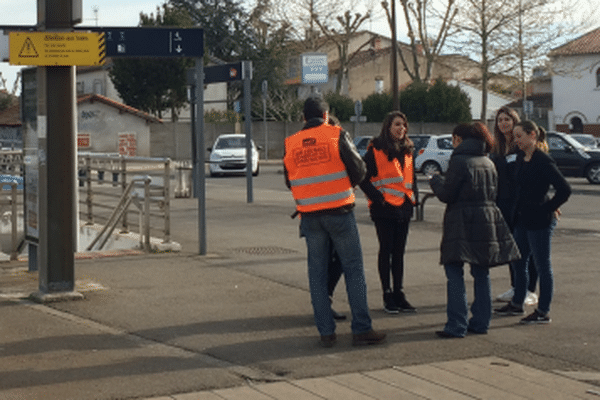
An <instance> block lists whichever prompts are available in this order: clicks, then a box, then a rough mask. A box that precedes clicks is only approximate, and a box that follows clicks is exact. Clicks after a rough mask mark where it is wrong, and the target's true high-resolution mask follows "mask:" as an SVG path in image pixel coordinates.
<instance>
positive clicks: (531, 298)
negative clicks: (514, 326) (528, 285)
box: [525, 291, 538, 306]
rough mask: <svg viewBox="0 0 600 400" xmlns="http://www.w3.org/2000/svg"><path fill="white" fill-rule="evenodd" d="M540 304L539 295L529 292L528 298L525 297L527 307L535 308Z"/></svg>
mask: <svg viewBox="0 0 600 400" xmlns="http://www.w3.org/2000/svg"><path fill="white" fill-rule="evenodd" d="M537 303H538V295H537V294H535V293H533V292H530V291H527V296H525V305H527V306H534V305H536V304H537Z"/></svg>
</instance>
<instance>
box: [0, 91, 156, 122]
mask: <svg viewBox="0 0 600 400" xmlns="http://www.w3.org/2000/svg"><path fill="white" fill-rule="evenodd" d="M95 101H98V102H100V103H104V104H106V105H109V106H111V107H114V108H116V109H118V110H119V111H121V112H126V113H129V114H132V115H135V116H136V117H140V118H143V119H145V120H146V121H147V122H155V123H159V124H162V123H163V121H162V119H159V118H156V117H154V116H152V115H150V114H148V113H145V112H143V111H140V110H138V109H137V108H133V107H130V106H128V105H126V104H123V103H119V102H118V101H114V100H112V99H109V98H108V97H105V96H101V95H99V94H86V95H83V96H79V97H78V98H77V104H81V103H85V102H89V103H93V102H95ZM21 125H22V123H21V117H20V112H19V103H18V102H17V103H16V104H14V105H12V106H11V107H9V108H7V109H6V110H4V111H3V112H0V126H21Z"/></svg>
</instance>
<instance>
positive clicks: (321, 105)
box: [304, 96, 329, 121]
mask: <svg viewBox="0 0 600 400" xmlns="http://www.w3.org/2000/svg"><path fill="white" fill-rule="evenodd" d="M327 111H329V104H327V102H326V101H325V100H324V99H323V98H322V97H321V96H310V97H309V98H308V99H306V101H305V102H304V119H305V120H307V121H308V120H309V119H312V118H323V114H325V113H326V112H327Z"/></svg>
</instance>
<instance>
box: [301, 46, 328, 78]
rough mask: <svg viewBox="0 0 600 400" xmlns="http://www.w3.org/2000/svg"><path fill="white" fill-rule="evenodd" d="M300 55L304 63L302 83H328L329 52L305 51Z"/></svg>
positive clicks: (302, 63)
mask: <svg viewBox="0 0 600 400" xmlns="http://www.w3.org/2000/svg"><path fill="white" fill-rule="evenodd" d="M300 57H301V65H302V83H304V84H307V85H312V84H317V83H327V81H328V80H329V67H328V65H327V54H325V53H305V54H302V55H301V56H300Z"/></svg>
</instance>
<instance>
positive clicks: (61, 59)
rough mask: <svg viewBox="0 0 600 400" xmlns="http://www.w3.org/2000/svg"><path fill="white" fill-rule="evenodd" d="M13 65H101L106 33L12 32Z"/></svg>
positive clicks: (11, 55)
mask: <svg viewBox="0 0 600 400" xmlns="http://www.w3.org/2000/svg"><path fill="white" fill-rule="evenodd" d="M9 42H10V57H9V62H10V64H12V65H40V66H56V65H65V66H66V65H81V66H85V65H102V64H104V60H105V58H106V57H105V55H106V53H105V49H104V35H103V34H100V33H97V32H10V34H9Z"/></svg>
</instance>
